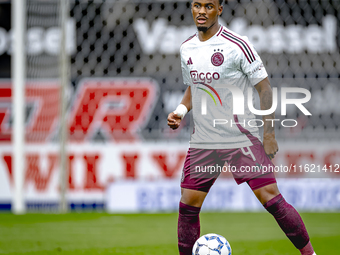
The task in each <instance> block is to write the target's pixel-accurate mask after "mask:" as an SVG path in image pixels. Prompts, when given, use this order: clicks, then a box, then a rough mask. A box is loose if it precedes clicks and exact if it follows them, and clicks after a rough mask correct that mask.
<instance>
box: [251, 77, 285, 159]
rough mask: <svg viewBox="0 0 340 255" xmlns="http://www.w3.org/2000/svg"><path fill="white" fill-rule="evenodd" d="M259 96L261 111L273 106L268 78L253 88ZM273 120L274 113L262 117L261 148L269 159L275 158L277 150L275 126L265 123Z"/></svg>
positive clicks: (271, 122)
mask: <svg viewBox="0 0 340 255" xmlns="http://www.w3.org/2000/svg"><path fill="white" fill-rule="evenodd" d="M255 88H256V90H257V92H258V93H259V96H260V104H261V110H268V109H270V108H271V106H272V104H273V91H272V88H271V86H270V82H269V79H268V78H265V79H264V80H262V81H261V82H259V83H258V84H257V85H256V86H255ZM267 119H268V120H269V119H275V113H274V112H273V113H272V114H269V115H265V116H263V121H264V126H263V147H264V150H265V152H266V154H267V155H268V156H269V158H270V159H272V158H274V157H275V154H276V152H277V151H278V150H279V147H278V144H277V141H276V139H275V126H274V124H273V123H274V122H273V121H266V120H267Z"/></svg>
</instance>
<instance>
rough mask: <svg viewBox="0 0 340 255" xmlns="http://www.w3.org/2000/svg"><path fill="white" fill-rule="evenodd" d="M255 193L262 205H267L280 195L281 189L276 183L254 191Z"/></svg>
mask: <svg viewBox="0 0 340 255" xmlns="http://www.w3.org/2000/svg"><path fill="white" fill-rule="evenodd" d="M253 192H254V194H255V196H256V197H257V199H258V200H259V201H260V202H261V204H265V203H267V202H268V201H269V200H271V199H273V198H274V197H276V196H277V195H279V194H280V191H279V188H278V187H277V184H276V183H272V184H269V185H266V186H264V187H261V188H259V189H255V190H253Z"/></svg>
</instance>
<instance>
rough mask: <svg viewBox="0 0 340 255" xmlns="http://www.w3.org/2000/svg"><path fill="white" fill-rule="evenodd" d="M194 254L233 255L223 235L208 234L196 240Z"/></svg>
mask: <svg viewBox="0 0 340 255" xmlns="http://www.w3.org/2000/svg"><path fill="white" fill-rule="evenodd" d="M192 255H231V247H230V244H229V242H228V241H227V239H225V238H224V237H223V236H221V235H217V234H206V235H204V236H201V237H200V238H198V239H197V240H196V242H195V244H194V247H193V248H192Z"/></svg>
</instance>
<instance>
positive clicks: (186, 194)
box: [181, 189, 207, 207]
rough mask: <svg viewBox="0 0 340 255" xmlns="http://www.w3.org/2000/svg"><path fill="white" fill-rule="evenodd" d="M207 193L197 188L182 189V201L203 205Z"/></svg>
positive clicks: (193, 204)
mask: <svg viewBox="0 0 340 255" xmlns="http://www.w3.org/2000/svg"><path fill="white" fill-rule="evenodd" d="M206 195H207V193H206V192H203V191H197V190H189V189H182V196H181V202H182V203H183V204H186V205H190V206H195V207H202V204H203V201H204V199H205V197H206Z"/></svg>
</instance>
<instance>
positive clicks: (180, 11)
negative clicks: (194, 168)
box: [0, 0, 340, 212]
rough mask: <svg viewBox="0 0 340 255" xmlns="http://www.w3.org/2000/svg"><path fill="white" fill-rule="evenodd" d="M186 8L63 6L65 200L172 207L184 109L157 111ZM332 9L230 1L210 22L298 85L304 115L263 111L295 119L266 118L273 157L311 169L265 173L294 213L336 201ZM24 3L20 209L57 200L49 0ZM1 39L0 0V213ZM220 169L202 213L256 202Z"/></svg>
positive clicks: (0, 181)
mask: <svg viewBox="0 0 340 255" xmlns="http://www.w3.org/2000/svg"><path fill="white" fill-rule="evenodd" d="M189 8H190V1H147V0H143V1H142V0H141V1H137V0H135V1H128V0H126V1H113V0H111V1H104V0H103V1H100V0H96V1H73V0H71V1H70V2H69V13H68V16H69V18H67V20H66V29H65V33H66V44H65V45H66V46H65V48H66V52H67V54H68V60H69V65H68V66H69V68H68V71H69V74H68V76H69V81H68V85H67V88H66V96H65V99H66V102H67V113H66V126H65V128H66V130H67V137H68V138H67V143H66V166H67V167H66V168H67V178H66V179H67V180H68V183H66V184H67V193H66V198H67V203H68V205H69V208H72V209H84V208H89V209H100V210H103V209H105V208H108V209H109V210H110V211H111V212H121V211H123V212H125V211H131V212H140V211H168V210H170V211H172V210H176V208H177V203H178V198H179V188H178V185H179V179H180V174H181V169H182V165H183V162H184V158H185V155H186V150H187V148H188V140H189V136H190V125H189V124H190V121H189V119H190V118H189V117H186V118H185V122H184V123H185V125H183V127H181V128H180V130H178V131H171V130H170V129H169V128H168V127H167V121H166V118H167V115H168V113H169V112H170V111H173V110H174V109H175V108H176V106H177V105H178V103H179V102H180V100H181V98H182V95H183V92H184V90H185V86H184V85H183V83H182V77H181V68H180V57H179V47H180V45H181V42H183V41H184V40H185V39H186V38H188V37H189V36H190V35H192V34H193V33H195V27H194V25H193V22H192V17H191V13H190V10H189ZM339 10H340V2H339V1H337V0H336V1H331V0H329V1H325V0H318V1H314V0H311V1H294V0H286V1H284V0H275V1H272V0H252V1H249V0H242V1H241V0H239V1H237V0H230V1H228V2H227V3H226V4H225V6H224V11H223V14H222V17H221V23H222V24H224V25H227V26H228V27H230V29H231V30H234V31H235V32H237V33H239V34H241V35H246V36H248V38H249V39H250V41H251V42H252V43H253V44H254V46H255V48H256V49H257V51H258V52H259V53H260V55H261V58H262V60H263V62H264V64H265V67H266V69H267V71H268V73H269V76H270V79H271V83H272V86H274V87H277V88H278V89H280V88H281V87H283V86H284V87H302V88H306V89H308V90H309V91H310V92H311V94H312V99H311V100H310V101H309V102H308V103H307V104H305V106H306V108H307V109H308V110H309V111H310V112H311V113H312V116H305V115H304V114H302V113H301V111H299V110H298V109H297V108H296V107H288V112H287V115H286V116H280V114H279V113H280V107H278V109H277V112H278V114H277V118H281V119H283V118H289V119H295V120H297V121H298V126H297V127H295V128H286V127H282V126H281V125H277V132H276V134H277V138H278V141H279V146H280V151H279V154H278V155H277V157H276V159H275V163H276V164H278V165H283V166H290V165H293V166H297V167H298V166H299V165H303V166H304V164H312V163H313V164H315V167H314V168H315V170H314V171H315V173H313V172H311V170H310V171H309V170H308V169H307V170H308V171H307V170H305V169H304V170H303V171H302V172H299V171H297V172H296V173H284V172H283V173H278V176H279V177H292V178H291V179H288V180H287V179H285V180H282V189H283V190H285V191H286V194H287V196H289V200H290V201H291V202H292V203H295V204H296V206H298V207H299V205H300V208H301V209H305V210H339V209H340V188H339V182H337V179H336V177H338V176H340V173H337V171H339V172H340V170H339V169H338V170H337V168H338V166H339V163H340V160H339V159H340V145H339V140H340V136H339V124H340V110H339V109H340V108H339V106H338V101H339V98H340V87H339V73H340V54H339V46H340V37H339V33H340V30H339V21H340V13H339ZM26 13H27V22H26V23H27V27H26V42H25V45H26V54H27V55H26V73H27V82H26V90H25V102H26V107H25V150H26V156H25V158H26V163H25V169H24V177H25V178H24V197H25V205H26V206H27V209H28V210H33V211H35V210H43V211H45V210H52V211H54V210H57V208H58V205H59V201H60V184H59V170H60V164H59V159H60V157H59V155H60V150H61V149H60V148H61V147H60V132H59V131H60V128H61V126H60V123H61V118H60V104H61V100H60V93H61V92H60V91H61V85H60V84H61V83H60V81H61V77H60V68H61V64H60V57H59V56H60V54H61V53H60V49H61V47H60V38H61V32H62V29H61V27H60V23H61V19H60V17H61V14H60V1H52V0H51V1H39V0H27V8H26ZM13 40H15V38H14V37H13V30H12V29H11V2H10V1H0V77H1V80H0V100H1V101H0V208H1V209H4V210H10V208H11V204H12V195H13V169H12V165H13V164H12V159H13V157H15V151H13V150H12V138H11V136H12V123H13V110H12V108H13V106H12V104H11V100H12V87H11V55H12V50H13V49H12V43H13ZM293 96H294V95H293ZM279 102H280V101H279ZM336 170H337V171H336ZM222 177H226V178H225V180H224V179H223V178H222V179H223V180H221V185H220V186H218V185H217V188H216V189H215V190H216V192H215V193H214V194H215V195H211V200H209V201H210V202H207V205H206V209H207V210H209V209H213V210H222V211H223V210H244V209H250V210H252V209H254V210H260V208H261V206H260V205H259V204H258V202H257V201H255V200H252V199H250V198H249V199H248V198H247V197H248V193H247V192H248V191H247V190H246V189H247V188H244V189H243V188H241V187H239V188H236V190H238V193H240V194H243V195H242V196H244V197H245V198H244V199H243V198H242V199H241V198H240V197H238V196H241V195H235V194H236V193H235V192H236V191H235V184H234V181H233V180H230V178H229V177H230V174H222ZM314 177H315V178H314ZM296 178H300V179H299V180H298V181H297V180H296ZM301 178H303V180H302V179H301ZM222 182H223V183H222ZM225 184H227V185H225ZM285 185H286V186H285ZM242 190H244V191H242ZM234 191H235V192H234ZM221 193H223V195H221ZM219 194H220V195H219ZM228 194H229V195H228ZM230 194H234V195H230ZM240 199H241V200H242V201H243V202H240ZM250 200H251V202H249V201H250Z"/></svg>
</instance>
